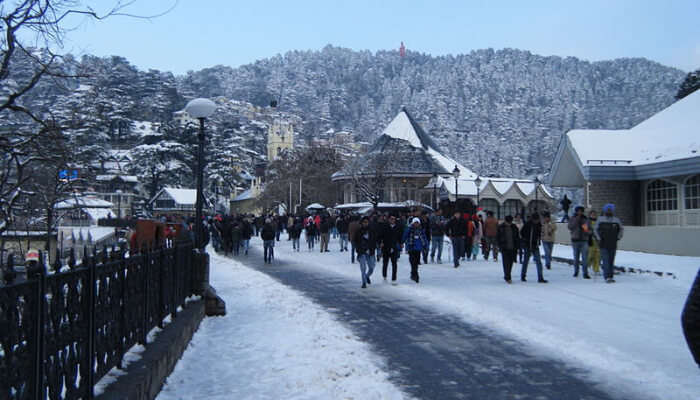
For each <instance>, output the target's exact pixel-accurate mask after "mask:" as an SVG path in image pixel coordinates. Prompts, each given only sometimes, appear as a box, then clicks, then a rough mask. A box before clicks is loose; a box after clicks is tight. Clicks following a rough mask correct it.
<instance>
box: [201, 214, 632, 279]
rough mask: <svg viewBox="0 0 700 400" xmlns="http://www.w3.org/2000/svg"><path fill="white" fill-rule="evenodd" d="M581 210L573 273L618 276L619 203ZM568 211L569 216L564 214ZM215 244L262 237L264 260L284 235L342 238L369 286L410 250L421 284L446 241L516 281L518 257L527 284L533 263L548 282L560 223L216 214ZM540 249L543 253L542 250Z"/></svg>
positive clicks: (573, 224) (546, 218) (295, 245)
mask: <svg viewBox="0 0 700 400" xmlns="http://www.w3.org/2000/svg"><path fill="white" fill-rule="evenodd" d="M584 211H585V209H584V208H583V207H580V206H579V207H576V208H575V213H574V215H573V216H572V217H571V218H567V221H568V229H569V231H570V233H571V246H572V249H573V260H574V274H573V276H574V277H575V278H576V277H578V276H579V275H581V276H582V277H583V279H590V277H591V276H590V274H589V267H590V268H591V270H592V271H593V273H594V274H600V268H601V263H602V271H603V276H604V278H605V280H606V282H608V283H613V282H615V280H614V273H613V272H614V270H613V267H614V260H615V251H616V249H617V242H618V241H619V240H620V239H621V238H622V235H623V226H622V223H621V222H620V220H619V219H618V218H617V217H615V216H614V212H615V206H614V205H613V204H606V205H605V206H604V207H603V209H602V213H603V215H602V216H601V217H600V218H598V217H597V213H596V212H595V211H594V210H591V211H590V212H589V213H588V215H585V213H584ZM567 214H568V213H567ZM209 228H210V235H211V238H212V242H213V246H214V248H215V249H216V250H217V251H223V252H224V253H226V254H233V255H239V254H240V252H241V251H242V252H243V254H244V255H248V249H249V243H250V238H251V237H252V236H253V235H256V236H257V235H260V237H261V239H262V240H263V248H264V261H265V263H271V262H272V260H273V258H274V247H275V242H276V241H279V240H280V235H281V234H282V233H283V232H285V231H286V232H287V234H288V237H287V240H290V241H292V250H293V251H295V252H300V251H302V248H301V238H302V235H303V236H304V239H305V247H306V251H315V250H316V249H317V248H318V251H320V252H321V253H325V252H329V251H331V250H330V248H329V247H330V242H331V239H338V245H339V246H338V251H340V252H348V253H350V254H349V256H350V262H351V263H355V262H357V263H359V265H360V274H361V281H362V288H366V287H367V285H370V284H371V283H372V278H371V277H372V275H373V273H374V270H375V266H376V263H377V262H381V263H382V277H383V279H384V280H385V281H388V279H389V274H388V268H389V264H391V275H390V277H391V283H392V284H396V282H397V271H398V261H399V259H400V257H401V255H402V254H406V255H407V258H408V261H409V264H410V267H411V270H410V278H411V280H413V281H414V282H416V283H418V282H419V281H420V276H419V272H418V269H419V265H421V264H428V263H438V264H442V261H443V247H444V243H445V242H446V240H445V238H446V237H447V238H449V242H450V244H451V254H452V257H451V258H452V263H453V266H454V268H459V267H460V265H461V263H463V262H469V261H472V260H474V261H475V260H477V258H478V257H483V259H484V260H489V259H493V261H494V262H498V257H499V254H500V256H501V263H502V266H503V279H504V280H505V282H506V283H508V284H510V283H512V276H511V274H512V270H513V265H514V264H515V263H516V262H518V263H520V265H521V268H520V280H521V281H522V282H527V273H528V266H529V264H530V260H532V261H533V262H534V264H535V266H536V270H537V282H539V283H548V281H547V280H546V279H545V277H544V269H545V268H546V269H551V264H552V250H553V248H554V242H555V239H556V231H557V225H556V223H555V222H554V221H553V220H552V217H551V215H550V214H549V213H548V212H541V213H540V212H533V213H531V214H530V215H529V216H528V217H527V218H526V219H525V220H523V218H521V216H520V215H519V214H517V215H515V216H511V215H506V216H505V218H504V219H503V221H499V220H498V219H497V218H496V216H495V215H494V213H493V212H492V211H479V212H476V213H474V214H470V213H466V212H460V211H456V212H454V213H453V214H452V215H451V216H445V215H443V212H442V210H437V211H435V212H433V213H425V212H422V211H415V212H412V213H373V214H372V215H369V216H359V215H350V214H341V215H331V214H328V213H325V214H315V215H308V214H307V215H297V216H294V215H292V216H274V215H271V216H267V217H263V216H257V217H255V216H252V215H250V216H242V215H241V216H215V217H214V218H213V220H211V221H210V224H209ZM540 247H542V248H543V250H544V254H541V253H540Z"/></svg>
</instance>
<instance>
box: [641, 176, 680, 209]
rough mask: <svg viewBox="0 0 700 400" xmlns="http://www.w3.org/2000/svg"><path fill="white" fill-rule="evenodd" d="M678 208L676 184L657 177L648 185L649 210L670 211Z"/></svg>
mask: <svg viewBox="0 0 700 400" xmlns="http://www.w3.org/2000/svg"><path fill="white" fill-rule="evenodd" d="M677 209H678V190H677V188H676V185H675V184H673V183H671V182H667V181H662V180H660V179H657V180H655V181H653V182H651V183H650V184H649V185H648V186H647V211H670V210H677Z"/></svg>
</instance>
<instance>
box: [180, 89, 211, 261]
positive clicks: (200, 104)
mask: <svg viewBox="0 0 700 400" xmlns="http://www.w3.org/2000/svg"><path fill="white" fill-rule="evenodd" d="M214 111H216V103H214V102H213V101H211V100H209V99H194V100H190V102H189V103H187V105H186V106H185V112H186V113H187V114H189V115H190V116H191V117H192V118H197V119H198V120H199V135H197V138H198V139H199V148H198V149H197V200H196V203H195V221H194V226H195V239H194V244H195V248H197V249H201V248H202V246H203V245H204V243H203V242H204V241H203V240H202V239H203V238H204V232H203V226H202V206H203V203H204V193H203V191H204V190H203V189H204V188H203V185H204V120H205V119H207V118H208V117H210V116H211V115H212V114H214Z"/></svg>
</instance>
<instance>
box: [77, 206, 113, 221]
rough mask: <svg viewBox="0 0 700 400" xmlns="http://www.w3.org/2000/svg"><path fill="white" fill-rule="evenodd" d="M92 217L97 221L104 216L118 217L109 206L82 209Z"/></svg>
mask: <svg viewBox="0 0 700 400" xmlns="http://www.w3.org/2000/svg"><path fill="white" fill-rule="evenodd" d="M82 210H83V211H84V212H85V213H86V214H87V215H89V216H90V219H92V220H93V221H97V220H98V219H102V218H116V215H114V213H113V212H112V210H111V209H109V208H83V209H82Z"/></svg>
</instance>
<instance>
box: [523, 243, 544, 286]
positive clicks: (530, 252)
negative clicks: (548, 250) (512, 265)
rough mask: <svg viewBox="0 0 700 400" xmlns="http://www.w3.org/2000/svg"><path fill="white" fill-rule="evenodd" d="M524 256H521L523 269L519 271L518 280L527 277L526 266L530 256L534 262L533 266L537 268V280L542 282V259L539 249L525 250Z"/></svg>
mask: <svg viewBox="0 0 700 400" xmlns="http://www.w3.org/2000/svg"><path fill="white" fill-rule="evenodd" d="M524 250H525V255H524V256H523V257H524V258H523V267H522V269H521V270H520V278H522V279H525V278H526V277H527V264H528V262H529V261H530V255H532V258H533V259H534V260H535V265H536V266H537V280H540V281H541V280H543V279H544V276H542V259H541V258H540V248H539V247H537V248H534V249H528V248H525V249H524Z"/></svg>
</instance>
